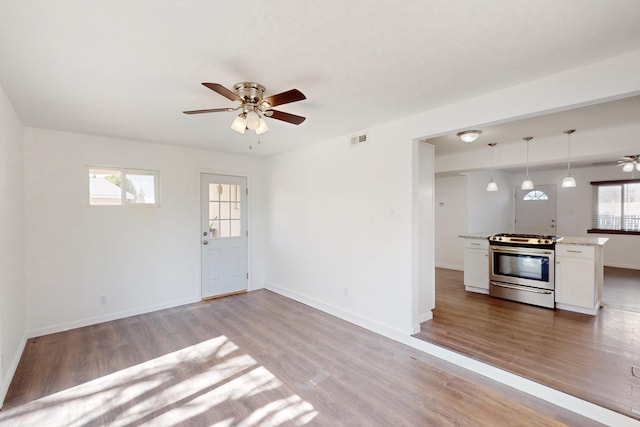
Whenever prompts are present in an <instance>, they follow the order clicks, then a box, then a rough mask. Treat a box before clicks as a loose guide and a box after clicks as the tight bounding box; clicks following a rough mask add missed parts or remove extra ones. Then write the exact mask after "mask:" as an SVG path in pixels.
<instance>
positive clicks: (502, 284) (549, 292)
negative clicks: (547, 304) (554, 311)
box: [489, 282, 553, 295]
mask: <svg viewBox="0 0 640 427" xmlns="http://www.w3.org/2000/svg"><path fill="white" fill-rule="evenodd" d="M489 283H491V284H492V285H493V286H498V287H500V288H508V289H515V290H517V291H526V292H533V293H536V294H545V295H549V294H552V293H553V292H551V291H549V290H546V289H534V288H529V287H527V286H517V285H507V284H504V283H498V282H489Z"/></svg>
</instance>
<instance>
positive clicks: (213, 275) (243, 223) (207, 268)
mask: <svg viewBox="0 0 640 427" xmlns="http://www.w3.org/2000/svg"><path fill="white" fill-rule="evenodd" d="M200 237H201V249H202V298H203V299H205V298H211V297H216V296H223V295H229V294H234V293H238V292H243V291H246V290H247V288H248V284H249V275H248V269H247V178H246V177H240V176H227V175H211V174H202V220H201V229H200Z"/></svg>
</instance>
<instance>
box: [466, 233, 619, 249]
mask: <svg viewBox="0 0 640 427" xmlns="http://www.w3.org/2000/svg"><path fill="white" fill-rule="evenodd" d="M494 234H496V233H466V234H460V235H458V237H461V238H463V239H477V240H486V239H488V238H489V236H493V235H494ZM608 240H609V238H608V237H581V236H564V238H563V239H562V240H560V241H559V242H558V244H559V245H584V246H604V244H605V243H607V241H608Z"/></svg>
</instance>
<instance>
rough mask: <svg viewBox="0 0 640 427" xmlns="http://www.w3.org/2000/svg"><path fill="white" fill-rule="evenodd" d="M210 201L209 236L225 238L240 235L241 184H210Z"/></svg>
mask: <svg viewBox="0 0 640 427" xmlns="http://www.w3.org/2000/svg"><path fill="white" fill-rule="evenodd" d="M209 201H210V202H209V222H210V234H209V237H210V238H224V237H238V236H240V234H241V230H240V229H241V224H240V219H241V213H240V212H241V201H240V186H239V185H229V184H209ZM213 229H215V230H213Z"/></svg>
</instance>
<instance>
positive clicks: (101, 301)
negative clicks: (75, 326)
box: [98, 295, 107, 305]
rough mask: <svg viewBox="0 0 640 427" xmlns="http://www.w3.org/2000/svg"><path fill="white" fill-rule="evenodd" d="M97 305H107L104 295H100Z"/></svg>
mask: <svg viewBox="0 0 640 427" xmlns="http://www.w3.org/2000/svg"><path fill="white" fill-rule="evenodd" d="M98 303H99V304H100V305H105V304H106V303H107V297H106V296H104V295H101V296H99V297H98Z"/></svg>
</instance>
